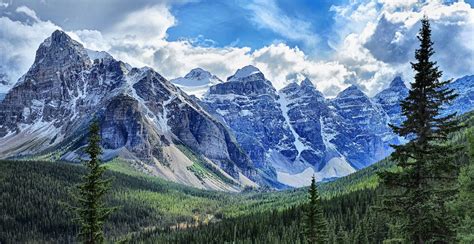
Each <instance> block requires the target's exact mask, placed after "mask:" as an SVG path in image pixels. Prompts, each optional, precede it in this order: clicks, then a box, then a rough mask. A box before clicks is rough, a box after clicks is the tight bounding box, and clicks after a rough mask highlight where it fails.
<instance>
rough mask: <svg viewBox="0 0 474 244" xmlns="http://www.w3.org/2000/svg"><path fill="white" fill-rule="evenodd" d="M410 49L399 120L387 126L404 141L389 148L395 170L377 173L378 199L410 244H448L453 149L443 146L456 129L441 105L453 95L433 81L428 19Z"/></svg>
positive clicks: (434, 68)
mask: <svg viewBox="0 0 474 244" xmlns="http://www.w3.org/2000/svg"><path fill="white" fill-rule="evenodd" d="M421 24H422V27H421V29H420V33H419V36H418V39H419V41H420V47H419V49H417V50H416V53H415V58H416V60H417V62H416V63H412V67H413V69H414V70H415V82H414V83H412V84H411V89H410V91H409V95H408V97H407V98H406V99H405V100H403V101H402V102H401V107H402V114H403V116H405V118H406V119H405V121H403V123H402V124H401V125H400V126H394V125H391V127H392V128H393V130H394V132H395V133H397V134H398V135H400V136H402V137H405V138H408V139H409V140H410V141H409V142H408V143H406V144H404V145H398V146H394V148H395V152H394V153H393V154H392V159H393V160H394V161H395V162H396V163H397V166H398V167H397V169H396V170H392V171H387V172H384V173H382V174H380V176H381V178H382V180H383V183H384V185H385V186H386V187H388V188H389V189H390V190H391V191H390V192H389V193H388V194H386V196H385V199H384V202H383V204H384V206H385V208H384V209H385V211H386V212H388V213H390V214H391V216H393V217H401V218H400V224H401V225H400V227H401V230H402V232H403V233H405V236H402V238H405V237H406V238H407V239H408V240H410V242H413V243H424V242H429V241H441V242H451V241H452V238H453V235H454V232H453V225H454V218H452V216H451V215H449V214H448V211H447V208H446V205H445V202H446V201H449V200H450V199H451V198H452V197H453V196H454V194H455V184H454V183H455V181H454V179H455V175H456V173H457V168H458V167H459V166H458V165H457V160H456V158H455V156H456V152H457V151H459V149H460V148H459V147H458V146H457V145H453V144H447V143H446V142H447V140H448V134H449V133H452V132H454V131H456V130H458V129H459V126H458V124H459V122H458V121H457V119H455V117H454V116H455V114H450V115H447V116H443V115H441V113H442V110H443V106H444V105H446V104H447V103H449V102H451V101H452V100H453V99H454V98H455V97H456V95H455V94H454V93H453V90H451V89H448V88H446V85H447V84H448V83H449V82H450V81H444V82H442V81H439V79H440V78H441V76H442V72H441V71H439V70H438V67H437V66H436V62H434V61H432V60H431V56H432V55H433V54H434V51H433V48H432V45H433V43H432V41H431V30H430V25H429V21H428V19H427V18H426V17H425V18H424V19H423V20H422V21H421Z"/></svg>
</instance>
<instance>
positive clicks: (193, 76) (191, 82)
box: [171, 68, 223, 98]
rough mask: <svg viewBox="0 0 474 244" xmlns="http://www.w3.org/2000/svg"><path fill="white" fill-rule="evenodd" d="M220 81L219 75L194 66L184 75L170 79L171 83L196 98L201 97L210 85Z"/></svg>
mask: <svg viewBox="0 0 474 244" xmlns="http://www.w3.org/2000/svg"><path fill="white" fill-rule="evenodd" d="M222 82H223V81H222V80H221V79H219V77H217V76H216V75H213V74H212V73H211V72H209V71H207V70H204V69H202V68H194V69H192V70H191V71H189V73H187V74H186V75H185V76H184V77H179V78H176V79H173V80H171V83H173V84H175V85H176V86H178V87H179V88H181V89H182V90H183V91H184V92H186V93H187V94H189V95H194V96H196V97H198V98H201V97H202V96H203V95H204V94H205V93H206V92H207V91H208V90H209V87H210V86H212V85H215V84H219V83H222Z"/></svg>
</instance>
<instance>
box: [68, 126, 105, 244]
mask: <svg viewBox="0 0 474 244" xmlns="http://www.w3.org/2000/svg"><path fill="white" fill-rule="evenodd" d="M99 133H100V128H99V123H98V121H96V120H95V121H94V122H92V124H91V125H90V129H89V145H88V146H87V147H86V152H87V154H89V157H90V160H89V161H87V162H86V167H87V169H88V173H87V174H86V175H85V176H83V178H82V181H83V182H82V183H81V184H80V185H79V186H78V191H79V194H78V197H77V199H78V202H79V207H78V208H76V211H77V214H78V217H79V223H80V225H81V226H80V232H79V238H80V239H81V241H83V242H84V243H88V244H95V243H103V242H104V231H103V228H104V222H105V220H106V218H107V216H108V215H109V214H110V213H111V212H112V211H113V209H112V208H107V207H106V206H105V204H104V202H103V197H104V195H105V194H106V193H107V191H108V190H109V188H110V183H111V180H110V179H103V174H104V172H105V168H104V167H103V166H100V154H101V151H102V150H101V148H100V134H99Z"/></svg>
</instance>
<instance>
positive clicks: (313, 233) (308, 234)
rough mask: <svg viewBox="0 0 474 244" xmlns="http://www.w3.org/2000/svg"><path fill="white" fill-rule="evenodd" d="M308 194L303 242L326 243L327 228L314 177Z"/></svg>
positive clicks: (312, 243)
mask: <svg viewBox="0 0 474 244" xmlns="http://www.w3.org/2000/svg"><path fill="white" fill-rule="evenodd" d="M308 193H309V203H308V204H307V205H306V206H305V214H304V225H303V228H304V230H303V231H304V236H305V240H306V241H307V242H308V243H311V244H315V243H317V244H319V243H328V226H327V222H326V220H325V218H324V213H323V208H322V206H321V198H320V196H319V193H318V188H317V187H316V180H315V179H314V176H313V178H312V179H311V186H310V187H309V191H308Z"/></svg>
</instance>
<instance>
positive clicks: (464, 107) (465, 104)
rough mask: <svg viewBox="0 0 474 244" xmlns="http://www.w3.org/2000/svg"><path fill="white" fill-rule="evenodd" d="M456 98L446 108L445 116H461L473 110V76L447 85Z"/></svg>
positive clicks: (467, 76)
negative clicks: (453, 91)
mask: <svg viewBox="0 0 474 244" xmlns="http://www.w3.org/2000/svg"><path fill="white" fill-rule="evenodd" d="M449 88H451V89H454V90H455V91H456V93H457V94H458V97H457V98H456V99H455V100H454V101H453V103H452V104H451V105H450V106H449V107H447V109H446V112H445V113H446V114H449V113H454V112H457V114H463V113H466V112H469V111H471V110H472V109H473V108H474V75H466V76H464V77H461V78H459V79H456V80H454V81H453V82H452V83H450V84H449Z"/></svg>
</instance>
